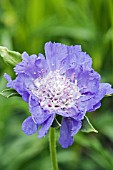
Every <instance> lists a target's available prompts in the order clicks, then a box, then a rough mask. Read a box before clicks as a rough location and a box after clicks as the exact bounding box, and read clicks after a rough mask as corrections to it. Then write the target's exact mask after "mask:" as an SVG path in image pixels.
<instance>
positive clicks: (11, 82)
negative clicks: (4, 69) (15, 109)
mask: <svg viewBox="0 0 113 170" xmlns="http://www.w3.org/2000/svg"><path fill="white" fill-rule="evenodd" d="M4 78H5V79H6V80H7V81H8V83H7V87H9V88H13V81H12V79H11V76H9V75H8V74H7V73H5V74H4Z"/></svg>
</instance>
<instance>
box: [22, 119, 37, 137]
mask: <svg viewBox="0 0 113 170" xmlns="http://www.w3.org/2000/svg"><path fill="white" fill-rule="evenodd" d="M37 129H38V125H37V124H35V123H34V121H33V119H32V117H31V116H29V117H28V118H27V119H25V120H24V122H23V123H22V130H23V132H24V133H25V134H26V135H32V134H34V133H35V132H36V131H37Z"/></svg>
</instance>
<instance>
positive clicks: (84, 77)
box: [77, 70, 100, 94]
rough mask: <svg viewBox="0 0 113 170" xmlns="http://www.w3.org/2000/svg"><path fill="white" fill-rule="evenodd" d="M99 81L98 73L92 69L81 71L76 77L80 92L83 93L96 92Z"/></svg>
mask: <svg viewBox="0 0 113 170" xmlns="http://www.w3.org/2000/svg"><path fill="white" fill-rule="evenodd" d="M99 83H100V75H99V74H98V73H96V72H95V71H94V70H90V71H81V72H80V74H79V75H78V78H77V84H78V87H79V88H80V92H81V93H82V94H84V93H88V92H90V93H92V94H93V93H97V90H98V88H99Z"/></svg>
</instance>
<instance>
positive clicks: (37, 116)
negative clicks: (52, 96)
mask: <svg viewBox="0 0 113 170" xmlns="http://www.w3.org/2000/svg"><path fill="white" fill-rule="evenodd" d="M29 109H30V112H31V114H32V119H33V120H34V122H35V123H36V124H39V125H40V124H42V123H43V122H45V121H46V120H47V119H48V118H49V117H50V113H49V112H48V111H47V110H43V109H42V108H41V107H40V106H39V105H38V106H33V107H29Z"/></svg>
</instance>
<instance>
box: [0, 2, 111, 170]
mask: <svg viewBox="0 0 113 170" xmlns="http://www.w3.org/2000/svg"><path fill="white" fill-rule="evenodd" d="M112 12H113V0H98V1H97V0H76V1H75V0H57V1H55V0H48V1H47V0H42V1H38V0H24V1H23V0H1V1H0V45H1V46H5V47H7V48H8V49H10V50H16V51H19V53H20V54H21V53H22V52H23V51H27V52H28V53H29V54H32V53H36V54H38V53H39V52H44V44H45V42H47V41H53V42H54V41H55V42H61V43H65V44H68V45H74V44H81V45H82V48H83V50H84V51H86V52H87V53H88V54H90V56H91V57H92V59H93V67H94V68H95V70H97V71H98V72H99V73H100V74H101V75H102V81H105V82H109V83H112V84H113V15H112ZM6 51H7V50H6ZM20 54H19V56H20ZM6 56H9V57H10V53H9V52H8V51H7V55H6ZM2 57H3V55H2ZM9 57H5V59H8V58H9ZM17 58H18V59H19V60H18V61H14V60H13V63H9V64H10V65H12V64H13V65H15V64H16V63H17V62H19V61H20V60H21V58H20V57H17ZM13 59H14V58H13ZM4 72H7V73H9V74H10V75H12V77H14V76H15V75H14V73H13V71H12V67H10V66H7V65H6V64H5V63H4V62H3V61H2V58H0V91H2V90H3V89H5V88H6V87H5V86H6V80H5V79H4V78H3V74H4ZM112 103H113V97H109V98H105V99H103V101H102V107H101V109H99V110H97V111H96V112H94V113H88V117H89V119H90V120H91V122H92V123H93V125H94V127H96V129H97V130H98V132H99V133H97V134H96V133H89V134H86V133H82V132H79V133H78V134H77V135H76V136H75V143H74V144H73V146H71V147H70V148H68V149H62V148H61V147H60V145H59V144H58V143H57V150H58V162H59V167H60V170H75V169H77V170H98V169H99V170H112V169H113V158H112V157H113V156H112V155H113V104H112ZM28 115H30V113H29V110H28V105H27V103H25V102H24V101H22V100H21V98H19V97H16V96H15V97H12V98H9V99H5V98H4V97H3V96H0V169H1V170H20V169H21V170H31V169H33V170H37V169H38V170H50V169H51V165H50V155H49V144H48V137H45V138H43V139H37V134H36V135H33V136H32V137H28V136H25V135H24V134H23V132H22V131H21V123H22V122H23V120H24V119H25V118H26V117H27V116H28ZM85 121H86V124H87V120H85ZM85 126H86V125H85ZM56 131H57V141H58V137H59V129H56Z"/></svg>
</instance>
